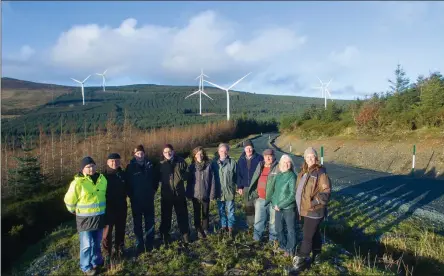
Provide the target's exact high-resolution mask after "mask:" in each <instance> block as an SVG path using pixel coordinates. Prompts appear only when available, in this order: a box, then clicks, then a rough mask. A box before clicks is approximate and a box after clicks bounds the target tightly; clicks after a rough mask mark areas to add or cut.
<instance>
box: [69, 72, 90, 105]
mask: <svg viewBox="0 0 444 276" xmlns="http://www.w3.org/2000/svg"><path fill="white" fill-rule="evenodd" d="M89 77H91V75H89V76H88V77H86V79H84V80H83V81H78V80H76V79H73V78H71V79H72V80H73V81H75V82H77V83H80V86H81V87H82V100H83V105H85V90H84V88H83V84H84V83H85V81H86V80H87V79H89Z"/></svg>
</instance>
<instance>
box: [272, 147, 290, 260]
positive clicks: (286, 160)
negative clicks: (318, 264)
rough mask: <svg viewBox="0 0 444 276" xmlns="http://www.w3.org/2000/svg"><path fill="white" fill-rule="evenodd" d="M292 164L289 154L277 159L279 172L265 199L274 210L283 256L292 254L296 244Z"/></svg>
mask: <svg viewBox="0 0 444 276" xmlns="http://www.w3.org/2000/svg"><path fill="white" fill-rule="evenodd" d="M293 170H294V165H293V161H292V160H291V158H290V156H288V155H287V154H284V155H282V157H281V159H280V160H279V171H280V173H279V174H278V175H277V176H276V177H275V178H274V179H273V182H272V183H270V184H271V185H272V189H271V191H272V192H271V193H267V195H266V197H267V198H266V199H267V201H268V202H270V201H271V204H272V208H273V209H274V210H275V211H276V212H275V230H276V233H277V237H278V241H279V247H280V249H281V250H283V251H285V256H293V255H294V250H295V246H296V229H295V228H296V201H295V188H294V185H295V181H296V174H295V173H294V171H293Z"/></svg>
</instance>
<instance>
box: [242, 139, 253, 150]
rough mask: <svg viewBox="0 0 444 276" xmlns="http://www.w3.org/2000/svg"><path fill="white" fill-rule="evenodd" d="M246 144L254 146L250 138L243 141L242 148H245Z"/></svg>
mask: <svg viewBox="0 0 444 276" xmlns="http://www.w3.org/2000/svg"><path fill="white" fill-rule="evenodd" d="M248 146H250V147H252V148H254V146H253V142H251V140H246V141H244V148H245V147H248Z"/></svg>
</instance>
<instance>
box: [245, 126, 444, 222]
mask: <svg viewBox="0 0 444 276" xmlns="http://www.w3.org/2000/svg"><path fill="white" fill-rule="evenodd" d="M278 135H279V134H278V133H266V134H263V135H262V136H261V137H258V138H255V139H253V140H252V142H253V143H254V147H255V149H256V150H257V151H258V152H260V153H262V151H263V150H264V149H266V148H270V147H274V149H275V151H276V156H277V158H278V160H279V158H280V157H281V156H282V155H283V154H285V153H286V152H282V151H280V150H278V149H277V148H276V147H275V146H274V144H273V140H274V139H275V138H276V137H277V136H278ZM287 154H288V153H287ZM318 154H320V153H318ZM289 155H290V156H291V157H292V159H293V162H294V164H295V166H296V168H299V167H300V166H301V164H302V162H303V158H302V157H299V156H295V155H293V154H289ZM374 162H378V160H374ZM324 166H325V167H326V168H327V172H328V174H329V176H330V179H331V181H332V186H333V191H334V192H337V193H339V194H344V195H350V196H353V197H355V198H356V199H359V200H360V201H368V202H369V204H370V205H374V206H379V207H380V206H384V208H385V210H386V211H387V214H388V213H389V212H401V213H402V214H403V216H404V218H406V217H407V216H410V215H412V214H415V215H419V216H422V217H426V218H429V219H431V220H433V221H436V222H441V223H444V181H443V180H437V179H432V178H414V177H410V176H406V175H393V174H390V173H385V172H378V171H373V170H368V169H361V168H356V167H351V166H345V165H339V164H332V163H326V162H324Z"/></svg>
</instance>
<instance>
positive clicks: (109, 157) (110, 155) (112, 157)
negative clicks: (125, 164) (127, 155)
mask: <svg viewBox="0 0 444 276" xmlns="http://www.w3.org/2000/svg"><path fill="white" fill-rule="evenodd" d="M108 159H120V155H119V154H118V153H115V152H114V153H110V154H109V155H108Z"/></svg>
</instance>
